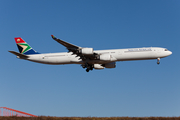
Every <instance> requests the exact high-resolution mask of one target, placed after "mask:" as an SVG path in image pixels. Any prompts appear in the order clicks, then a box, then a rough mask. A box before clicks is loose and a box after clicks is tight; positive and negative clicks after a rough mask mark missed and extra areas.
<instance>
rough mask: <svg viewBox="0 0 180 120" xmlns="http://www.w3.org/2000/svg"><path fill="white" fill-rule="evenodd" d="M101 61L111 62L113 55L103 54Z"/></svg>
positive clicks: (100, 57)
mask: <svg viewBox="0 0 180 120" xmlns="http://www.w3.org/2000/svg"><path fill="white" fill-rule="evenodd" d="M99 59H100V60H104V61H111V55H110V54H102V55H100V56H99Z"/></svg>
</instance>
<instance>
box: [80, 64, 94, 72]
mask: <svg viewBox="0 0 180 120" xmlns="http://www.w3.org/2000/svg"><path fill="white" fill-rule="evenodd" d="M81 66H82V67H83V68H86V72H89V70H93V65H90V64H88V63H86V64H83V65H81Z"/></svg>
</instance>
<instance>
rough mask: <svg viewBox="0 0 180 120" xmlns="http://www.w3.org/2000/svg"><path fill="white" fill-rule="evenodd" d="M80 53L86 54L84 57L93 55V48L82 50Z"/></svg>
mask: <svg viewBox="0 0 180 120" xmlns="http://www.w3.org/2000/svg"><path fill="white" fill-rule="evenodd" d="M79 53H81V54H84V55H93V54H94V52H93V48H82V49H80V50H79Z"/></svg>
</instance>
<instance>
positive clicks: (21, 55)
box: [9, 51, 28, 59]
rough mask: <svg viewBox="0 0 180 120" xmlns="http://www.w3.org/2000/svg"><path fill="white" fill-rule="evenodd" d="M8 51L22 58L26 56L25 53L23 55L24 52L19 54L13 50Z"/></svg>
mask: <svg viewBox="0 0 180 120" xmlns="http://www.w3.org/2000/svg"><path fill="white" fill-rule="evenodd" d="M9 52H10V53H12V54H14V55H16V56H17V57H19V58H22V59H26V58H28V56H27V55H24V54H21V53H18V52H15V51H9Z"/></svg>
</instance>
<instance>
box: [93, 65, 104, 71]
mask: <svg viewBox="0 0 180 120" xmlns="http://www.w3.org/2000/svg"><path fill="white" fill-rule="evenodd" d="M94 69H99V70H100V69H104V67H103V66H102V65H100V64H94Z"/></svg>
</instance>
